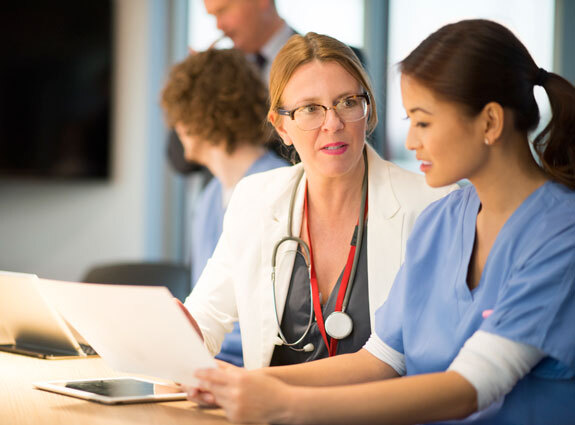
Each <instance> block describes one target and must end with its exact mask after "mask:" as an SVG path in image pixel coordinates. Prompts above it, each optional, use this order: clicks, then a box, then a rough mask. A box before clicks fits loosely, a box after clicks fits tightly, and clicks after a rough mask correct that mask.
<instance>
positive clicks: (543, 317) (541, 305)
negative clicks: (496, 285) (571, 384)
mask: <svg viewBox="0 0 575 425" xmlns="http://www.w3.org/2000/svg"><path fill="white" fill-rule="evenodd" d="M565 230H566V231H565V232H562V233H561V235H560V237H548V238H547V240H546V241H544V242H543V243H541V244H539V246H538V247H537V248H535V249H533V250H532V255H530V256H529V257H528V258H526V259H525V260H524V261H522V262H521V265H520V266H518V267H517V268H516V269H514V270H512V271H511V272H510V274H509V278H508V279H506V281H505V282H503V286H502V288H501V290H500V292H499V294H498V298H497V301H496V305H495V306H494V307H493V312H492V313H491V314H490V315H489V316H488V317H487V318H486V319H485V320H484V321H483V323H482V324H481V326H480V329H481V330H483V331H485V332H489V333H493V334H496V335H499V336H502V337H504V338H508V339H510V340H512V341H516V342H520V343H523V344H529V345H532V346H534V347H536V348H538V349H540V350H541V351H543V352H544V353H545V354H547V355H548V356H551V357H553V358H555V359H556V360H559V361H560V362H561V363H563V364H565V365H566V366H568V367H569V368H571V369H572V370H575V326H574V325H573V324H574V323H575V229H573V228H571V229H565ZM502 276H503V274H502Z"/></svg>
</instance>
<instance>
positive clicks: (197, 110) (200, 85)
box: [162, 49, 271, 154]
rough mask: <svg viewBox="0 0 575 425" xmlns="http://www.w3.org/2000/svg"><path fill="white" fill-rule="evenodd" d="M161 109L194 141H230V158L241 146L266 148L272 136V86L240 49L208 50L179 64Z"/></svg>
mask: <svg viewBox="0 0 575 425" xmlns="http://www.w3.org/2000/svg"><path fill="white" fill-rule="evenodd" d="M162 108H163V109H164V114H165V117H166V121H167V122H168V125H169V126H171V127H174V126H175V125H176V124H177V123H180V124H183V125H185V126H186V127H188V130H189V132H190V134H192V135H193V136H195V137H198V138H200V139H202V140H204V141H207V142H209V143H211V144H213V145H218V144H220V143H225V145H226V146H225V147H226V151H227V152H228V153H230V154H231V153H233V152H234V150H235V149H236V148H237V147H238V145H240V144H252V145H263V144H264V143H265V142H266V141H267V140H269V138H270V134H271V128H270V126H269V125H268V124H267V123H266V113H267V109H268V91H267V88H266V86H265V85H264V83H263V82H262V80H261V79H260V77H259V75H258V74H257V72H256V70H255V68H254V67H253V65H252V64H250V63H249V62H248V61H247V59H246V57H245V55H244V53H242V52H241V51H239V50H237V49H225V50H217V49H209V50H206V51H204V52H199V53H195V54H191V55H190V56H188V57H187V58H186V59H185V60H183V61H182V62H180V63H178V64H176V65H175V66H174V67H173V68H172V70H171V71H170V74H169V77H168V81H167V83H166V85H165V87H164V89H163V91H162Z"/></svg>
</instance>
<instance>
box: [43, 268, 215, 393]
mask: <svg viewBox="0 0 575 425" xmlns="http://www.w3.org/2000/svg"><path fill="white" fill-rule="evenodd" d="M38 286H39V288H40V290H41V292H42V293H43V295H44V297H45V298H46V299H47V300H48V301H49V302H50V303H51V304H52V306H53V307H54V308H56V309H57V310H58V311H59V312H60V314H62V316H64V318H65V319H66V320H67V321H68V322H69V323H70V324H71V325H72V326H74V327H75V328H76V330H78V332H80V334H82V336H83V337H84V338H85V339H86V340H87V341H88V343H89V344H90V345H91V346H92V347H93V348H94V349H95V350H96V351H97V352H98V354H99V355H100V356H101V357H102V359H104V361H106V363H108V364H109V365H110V366H111V367H113V368H114V369H116V370H119V371H122V372H129V373H140V374H145V375H148V376H155V377H159V378H164V379H168V380H172V381H174V382H179V383H182V384H187V385H195V384H196V383H197V380H196V378H195V377H194V372H195V371H196V370H197V369H204V368H210V367H216V363H215V361H214V359H213V358H212V356H211V355H210V354H209V353H208V351H207V349H206V348H205V347H204V344H203V342H202V341H201V339H200V337H199V336H198V334H197V333H196V331H195V330H194V328H193V327H192V325H191V324H190V322H189V321H188V319H187V317H186V316H185V314H184V312H183V311H181V310H180V308H179V307H178V306H177V305H176V302H175V300H174V298H173V296H172V295H171V293H170V291H169V290H168V289H167V288H165V287H161V286H132V285H108V284H94V283H72V282H60V281H54V280H46V279H40V284H39V285H38Z"/></svg>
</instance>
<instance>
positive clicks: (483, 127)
mask: <svg viewBox="0 0 575 425" xmlns="http://www.w3.org/2000/svg"><path fill="white" fill-rule="evenodd" d="M400 69H401V72H402V79H401V90H402V97H403V103H404V107H405V110H406V112H407V115H408V117H409V119H410V120H411V126H410V130H409V134H408V138H407V142H406V143H407V147H408V148H409V149H411V150H413V151H415V153H416V156H417V158H418V160H419V161H420V162H421V171H422V172H424V173H425V177H426V181H427V183H428V184H429V185H430V186H434V187H435V186H442V185H446V184H449V183H454V182H456V181H459V180H461V179H463V178H466V179H468V180H469V181H470V182H471V183H472V185H469V186H467V187H465V188H464V189H462V190H459V191H456V192H453V193H452V194H450V195H448V196H447V197H446V198H444V199H441V200H439V201H437V202H435V203H434V204H432V205H431V206H430V207H428V208H427V209H426V210H425V211H424V212H423V213H422V215H421V216H420V217H419V218H418V220H417V223H416V225H415V227H414V229H413V232H412V234H411V236H410V239H409V241H408V246H407V252H406V257H405V262H404V264H403V266H402V268H401V270H400V272H399V274H398V275H397V278H396V280H395V283H394V286H393V288H392V290H391V293H390V295H389V298H388V299H387V301H386V302H385V303H384V305H383V306H382V307H381V308H380V309H379V310H378V311H377V313H376V318H375V321H376V323H375V332H374V333H373V334H372V336H371V338H370V339H369V341H368V342H367V344H366V345H365V347H364V348H363V349H361V350H360V351H358V352H356V353H353V354H347V355H342V356H338V357H334V358H330V359H325V360H320V361H316V362H311V363H307V364H302V365H296V366H287V367H278V368H268V369H261V370H258V371H251V372H245V371H243V370H242V369H238V368H232V367H222V368H220V369H219V370H207V371H201V372H199V373H198V377H199V378H200V380H201V381H200V389H199V390H198V389H189V392H190V397H191V398H193V399H195V400H199V401H204V402H214V401H215V402H216V403H218V404H219V405H221V406H222V407H223V408H224V409H225V410H226V413H227V414H228V416H229V417H230V418H231V419H232V420H234V421H241V422H252V421H256V422H273V423H314V424H317V423H329V424H335V423H355V424H357V423H370V424H371V423H394V424H397V423H406V424H407V423H414V424H415V423H428V422H434V421H439V422H441V421H452V422H449V423H474V424H523V425H528V424H555V425H557V424H566V425H567V424H574V423H575V408H574V407H573V406H574V402H575V326H574V323H575V191H574V189H575V88H574V87H573V86H572V85H571V84H570V83H569V82H567V81H566V80H565V79H563V78H562V77H560V76H559V75H557V74H554V73H548V72H546V71H545V70H543V69H541V68H539V67H538V66H537V65H536V64H535V62H534V61H533V59H532V58H531V56H530V55H529V53H528V52H527V50H526V49H525V47H524V46H523V45H522V44H521V42H520V41H519V40H518V39H517V38H516V37H515V36H514V35H513V34H512V33H511V32H510V31H509V30H507V29H506V28H505V27H503V26H501V25H499V24H497V23H494V22H491V21H485V20H469V21H462V22H459V23H456V24H451V25H447V26H445V27H443V28H441V29H440V30H438V31H437V32H435V33H434V34H432V35H430V36H429V37H428V38H427V39H426V40H424V41H423V42H422V43H421V44H420V45H419V46H418V47H417V48H416V49H415V50H414V51H413V52H412V53H411V54H410V55H409V56H408V57H407V58H406V59H405V60H404V61H403V62H402V63H401V64H400ZM535 86H541V87H543V88H544V89H545V91H546V93H547V95H548V97H549V100H550V104H551V110H552V115H553V116H552V119H551V121H550V123H549V124H548V125H547V127H545V129H544V130H543V131H542V133H540V134H539V135H538V136H537V137H536V138H535V141H534V142H533V145H532V148H533V151H534V152H535V153H536V156H537V159H534V157H533V155H532V153H531V150H530V149H531V147H530V145H529V142H528V134H529V133H530V132H531V131H532V130H534V129H535V128H536V127H537V125H538V123H539V110H538V107H537V104H536V102H535V98H534V95H533V89H534V87H535ZM400 377H401V378H400ZM393 378H395V379H393ZM352 384H354V385H352Z"/></svg>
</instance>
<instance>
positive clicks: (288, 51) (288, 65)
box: [268, 32, 377, 134]
mask: <svg viewBox="0 0 575 425" xmlns="http://www.w3.org/2000/svg"><path fill="white" fill-rule="evenodd" d="M314 60H317V61H320V62H335V63H337V64H339V65H341V66H342V67H343V68H344V69H345V70H346V71H347V72H349V73H350V74H351V75H352V76H353V77H354V78H355V79H356V80H357V81H358V82H359V83H360V84H361V86H362V88H363V89H364V90H365V91H366V92H367V94H368V95H369V101H370V109H371V111H370V114H369V118H368V120H367V134H371V132H372V131H373V130H374V129H375V126H376V125H377V113H376V107H375V98H374V96H373V89H372V87H371V82H370V81H369V77H368V76H367V72H366V71H365V69H364V68H363V66H362V65H361V62H360V61H359V59H358V58H357V56H356V54H355V53H354V52H353V50H351V48H350V47H349V46H347V45H345V44H344V43H342V42H341V41H339V40H336V39H335V38H333V37H330V36H327V35H323V34H316V33H315V32H308V33H307V34H306V35H305V36H302V35H299V34H295V35H292V36H291V37H290V39H289V40H288V42H287V43H286V44H285V45H284V46H283V48H282V49H281V50H280V51H279V53H278V54H277V56H276V58H275V60H274V61H273V63H272V68H271V72H270V85H269V87H270V88H269V90H270V109H269V112H268V117H269V116H270V115H273V116H276V117H277V110H278V108H280V107H281V106H282V95H283V92H284V89H285V86H286V85H287V83H288V81H289V80H290V79H291V77H292V75H293V74H294V72H295V71H296V70H297V69H298V68H299V67H300V66H302V65H304V64H306V63H309V62H312V61H314Z"/></svg>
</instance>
